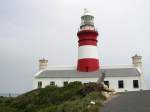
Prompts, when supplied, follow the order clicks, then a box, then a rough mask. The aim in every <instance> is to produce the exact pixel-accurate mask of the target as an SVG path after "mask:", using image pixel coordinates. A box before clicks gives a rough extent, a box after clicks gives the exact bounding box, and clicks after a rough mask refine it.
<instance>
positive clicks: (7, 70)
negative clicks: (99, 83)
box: [0, 0, 150, 93]
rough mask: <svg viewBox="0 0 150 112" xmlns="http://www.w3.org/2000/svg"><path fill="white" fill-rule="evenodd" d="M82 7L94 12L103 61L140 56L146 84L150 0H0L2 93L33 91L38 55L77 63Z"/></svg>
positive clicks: (149, 82)
mask: <svg viewBox="0 0 150 112" xmlns="http://www.w3.org/2000/svg"><path fill="white" fill-rule="evenodd" d="M84 8H87V9H88V10H89V11H90V12H91V13H92V14H93V15H94V17H95V27H96V28H97V29H98V32H99V37H98V42H99V43H98V52H99V57H100V64H101V66H108V65H130V64H132V60H131V57H132V56H133V55H134V54H138V55H141V56H142V62H143V69H144V77H145V81H146V85H147V87H150V86H149V85H150V70H149V66H150V65H149V63H150V44H149V43H150V0H0V93H23V92H26V91H30V90H32V80H33V77H34V75H35V73H36V72H38V60H39V59H40V58H43V57H45V58H47V59H48V60H49V66H76V63H77V55H78V54H77V51H78V43H77V41H78V38H77V31H78V28H79V25H80V17H81V15H82V14H83V10H84Z"/></svg>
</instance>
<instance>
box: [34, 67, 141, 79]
mask: <svg viewBox="0 0 150 112" xmlns="http://www.w3.org/2000/svg"><path fill="white" fill-rule="evenodd" d="M104 72H105V76H106V77H136V76H140V72H139V71H138V69H137V68H135V67H129V68H102V69H100V70H98V71H94V72H79V71H77V70H76V69H68V70H67V69H60V70H58V69H57V70H55V69H54V70H52V69H51V70H43V71H41V72H39V74H37V75H36V76H35V78H98V77H100V76H101V74H102V73H104Z"/></svg>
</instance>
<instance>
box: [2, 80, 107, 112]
mask: <svg viewBox="0 0 150 112" xmlns="http://www.w3.org/2000/svg"><path fill="white" fill-rule="evenodd" d="M101 92H102V88H101V85H100V84H97V83H88V84H86V85H83V84H82V83H81V82H72V83H69V84H68V85H66V86H65V87H57V86H47V87H45V88H41V89H36V90H33V91H30V92H27V93H25V94H22V95H20V96H18V97H15V98H12V97H0V112H97V111H98V110H99V108H100V107H101V106H102V105H103V102H104V101H105V100H106V97H105V96H103V95H102V94H101ZM91 101H94V102H95V104H91V103H90V102H91Z"/></svg>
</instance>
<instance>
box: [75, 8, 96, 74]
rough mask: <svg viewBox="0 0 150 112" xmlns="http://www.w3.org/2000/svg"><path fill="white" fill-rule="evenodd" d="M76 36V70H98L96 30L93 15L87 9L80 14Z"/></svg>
mask: <svg viewBox="0 0 150 112" xmlns="http://www.w3.org/2000/svg"><path fill="white" fill-rule="evenodd" d="M77 36H78V39H79V40H78V62H77V70H78V71H80V72H92V71H96V70H99V56H98V50H97V42H98V41H97V36H98V31H97V30H96V28H95V26H94V16H93V15H92V14H90V13H89V12H88V11H87V9H84V14H83V15H82V16H81V24H80V29H79V31H78V33H77Z"/></svg>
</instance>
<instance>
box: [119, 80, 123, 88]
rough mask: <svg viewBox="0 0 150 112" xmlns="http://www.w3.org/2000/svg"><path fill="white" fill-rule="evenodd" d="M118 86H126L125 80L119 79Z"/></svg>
mask: <svg viewBox="0 0 150 112" xmlns="http://www.w3.org/2000/svg"><path fill="white" fill-rule="evenodd" d="M118 88H124V83H123V80H119V81H118Z"/></svg>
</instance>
